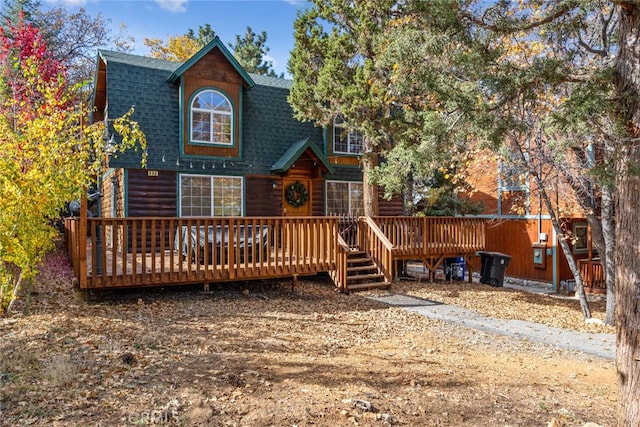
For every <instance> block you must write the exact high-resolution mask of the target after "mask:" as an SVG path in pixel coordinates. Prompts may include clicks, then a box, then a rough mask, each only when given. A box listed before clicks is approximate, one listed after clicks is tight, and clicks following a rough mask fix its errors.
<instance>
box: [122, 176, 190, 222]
mask: <svg viewBox="0 0 640 427" xmlns="http://www.w3.org/2000/svg"><path fill="white" fill-rule="evenodd" d="M127 172H128V173H127V196H128V206H127V216H132V217H141V216H153V217H175V216H176V215H178V208H177V201H178V189H177V177H176V173H175V172H173V171H148V170H146V169H128V171H127ZM150 172H151V173H152V174H154V173H155V172H157V174H158V176H149V173H150Z"/></svg>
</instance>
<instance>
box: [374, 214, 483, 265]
mask: <svg viewBox="0 0 640 427" xmlns="http://www.w3.org/2000/svg"><path fill="white" fill-rule="evenodd" d="M373 220H374V221H375V223H376V224H378V226H379V227H380V229H381V230H382V232H383V233H384V235H385V236H386V237H387V238H388V239H389V241H390V242H391V244H392V245H393V247H394V254H395V255H396V256H397V257H400V258H408V257H414V256H415V257H418V258H420V257H425V256H427V257H428V256H439V255H442V254H458V253H460V254H464V253H473V252H475V251H481V250H484V249H485V236H486V233H485V220H484V219H481V218H464V217H374V218H373Z"/></svg>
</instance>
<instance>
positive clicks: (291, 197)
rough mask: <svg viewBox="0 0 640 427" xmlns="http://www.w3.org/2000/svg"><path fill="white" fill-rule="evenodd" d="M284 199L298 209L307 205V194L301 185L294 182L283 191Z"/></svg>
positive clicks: (305, 188) (298, 182)
mask: <svg viewBox="0 0 640 427" xmlns="http://www.w3.org/2000/svg"><path fill="white" fill-rule="evenodd" d="M284 197H285V200H286V201H287V203H289V204H290V205H291V206H293V207H294V208H299V207H300V206H303V205H304V204H305V203H307V199H308V198H309V192H308V191H307V187H305V186H304V184H303V183H301V182H300V181H296V182H294V183H293V184H291V185H290V186H288V187H287V188H286V189H285V190H284Z"/></svg>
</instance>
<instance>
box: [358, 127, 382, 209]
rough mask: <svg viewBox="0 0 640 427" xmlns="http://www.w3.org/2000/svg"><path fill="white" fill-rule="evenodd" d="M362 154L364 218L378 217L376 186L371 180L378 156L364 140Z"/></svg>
mask: <svg viewBox="0 0 640 427" xmlns="http://www.w3.org/2000/svg"><path fill="white" fill-rule="evenodd" d="M363 151H364V152H363V153H362V188H363V193H364V194H363V195H362V196H363V202H364V214H365V215H366V216H376V215H378V212H379V209H378V185H377V184H375V183H373V181H372V180H371V174H372V172H373V169H374V168H375V167H376V165H377V159H378V154H377V153H376V152H375V151H374V150H373V149H372V147H371V143H367V142H366V139H365V143H364V147H363Z"/></svg>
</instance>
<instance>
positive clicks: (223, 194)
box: [213, 176, 242, 216]
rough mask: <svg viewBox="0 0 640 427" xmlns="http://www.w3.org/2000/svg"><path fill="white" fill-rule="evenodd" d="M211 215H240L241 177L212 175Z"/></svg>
mask: <svg viewBox="0 0 640 427" xmlns="http://www.w3.org/2000/svg"><path fill="white" fill-rule="evenodd" d="M213 215H214V216H241V215H242V178H240V177H221V176H217V177H213Z"/></svg>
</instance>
